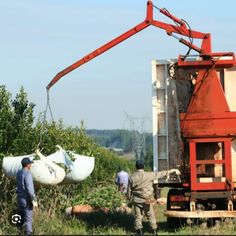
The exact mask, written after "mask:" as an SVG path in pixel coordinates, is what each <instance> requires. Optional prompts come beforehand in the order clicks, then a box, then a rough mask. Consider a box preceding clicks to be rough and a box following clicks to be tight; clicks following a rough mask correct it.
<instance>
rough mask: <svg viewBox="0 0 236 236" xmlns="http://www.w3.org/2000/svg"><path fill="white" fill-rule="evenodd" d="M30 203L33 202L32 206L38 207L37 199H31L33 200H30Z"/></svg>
mask: <svg viewBox="0 0 236 236" xmlns="http://www.w3.org/2000/svg"><path fill="white" fill-rule="evenodd" d="M32 204H33V207H34V208H38V202H37V201H35V200H33V201H32Z"/></svg>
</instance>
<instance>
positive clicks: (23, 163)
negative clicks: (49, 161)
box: [21, 157, 34, 166]
mask: <svg viewBox="0 0 236 236" xmlns="http://www.w3.org/2000/svg"><path fill="white" fill-rule="evenodd" d="M32 163H34V162H33V161H31V160H30V159H29V157H25V158H23V159H22V161H21V165H22V166H25V165H28V164H32Z"/></svg>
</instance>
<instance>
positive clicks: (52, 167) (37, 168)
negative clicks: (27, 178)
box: [2, 153, 66, 185]
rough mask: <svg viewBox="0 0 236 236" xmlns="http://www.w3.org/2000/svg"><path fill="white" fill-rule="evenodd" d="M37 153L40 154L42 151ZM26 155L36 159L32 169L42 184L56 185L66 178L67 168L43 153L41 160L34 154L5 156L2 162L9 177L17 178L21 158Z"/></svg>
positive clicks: (37, 180)
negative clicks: (47, 157) (47, 158)
mask: <svg viewBox="0 0 236 236" xmlns="http://www.w3.org/2000/svg"><path fill="white" fill-rule="evenodd" d="M37 154H38V155H40V153H37ZM25 157H28V158H30V160H33V161H34V163H33V164H32V166H31V170H30V171H31V173H32V176H33V179H34V181H35V182H37V183H40V184H42V185H56V184H59V183H61V182H62V181H63V180H64V178H65V175H66V174H65V170H64V169H63V168H61V167H60V166H58V165H56V164H55V163H53V162H52V161H50V160H46V159H45V158H44V157H43V155H40V160H34V158H35V155H34V154H31V155H27V156H18V157H4V158H3V164H2V167H3V171H4V173H5V174H6V175H7V176H8V177H10V178H13V179H16V175H17V172H18V171H19V170H20V169H21V168H22V166H21V160H22V159H23V158H25Z"/></svg>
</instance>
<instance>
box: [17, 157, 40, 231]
mask: <svg viewBox="0 0 236 236" xmlns="http://www.w3.org/2000/svg"><path fill="white" fill-rule="evenodd" d="M32 163H33V161H31V160H30V159H29V158H28V157H26V158H23V159H22V161H21V164H22V169H21V170H19V171H18V173H17V177H16V186H17V190H16V193H17V203H18V213H19V215H20V216H21V220H22V224H21V226H19V230H20V231H21V232H22V226H23V225H24V226H25V233H26V235H30V234H33V229H32V222H33V207H37V206H38V204H37V201H36V196H35V192H34V183H33V177H32V174H31V172H30V168H31V165H32Z"/></svg>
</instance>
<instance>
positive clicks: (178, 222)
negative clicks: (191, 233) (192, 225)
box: [166, 189, 186, 228]
mask: <svg viewBox="0 0 236 236" xmlns="http://www.w3.org/2000/svg"><path fill="white" fill-rule="evenodd" d="M183 191H184V190H183V189H170V190H169V192H168V195H167V204H166V209H167V210H171V202H170V197H171V196H173V195H183ZM180 210H185V209H180ZM185 223H186V219H184V218H177V217H167V226H168V227H169V228H178V227H181V226H182V225H184V224H185Z"/></svg>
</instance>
